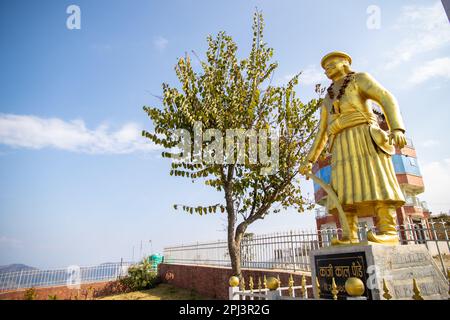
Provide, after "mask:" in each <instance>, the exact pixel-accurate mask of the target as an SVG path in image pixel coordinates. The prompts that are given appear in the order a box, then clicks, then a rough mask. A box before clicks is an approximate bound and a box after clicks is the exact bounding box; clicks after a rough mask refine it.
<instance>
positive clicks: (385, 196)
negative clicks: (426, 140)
mask: <svg viewBox="0 0 450 320" xmlns="http://www.w3.org/2000/svg"><path fill="white" fill-rule="evenodd" d="M336 87H339V86H338V83H337V84H336ZM369 99H370V100H373V101H375V102H377V103H378V104H379V105H380V106H381V107H382V110H383V113H384V115H385V117H386V122H387V124H388V126H389V128H390V130H391V131H392V130H402V131H403V132H404V131H405V129H404V125H403V120H402V118H401V115H400V110H399V108H398V105H397V102H396V100H395V98H394V97H393V96H392V95H391V94H390V93H389V92H388V91H387V90H385V89H384V88H383V87H382V86H381V85H380V84H379V83H378V82H376V81H375V80H374V79H373V78H372V77H371V76H370V75H368V74H367V73H356V74H355V75H354V76H353V78H352V80H351V81H350V82H349V84H348V86H347V88H346V90H345V93H344V94H343V95H342V97H341V98H340V100H339V104H338V110H336V108H335V107H334V106H333V102H334V100H332V99H331V98H330V97H329V96H328V95H327V96H326V97H325V99H324V101H323V103H322V106H321V115H320V123H319V131H318V134H317V136H316V139H315V141H314V143H313V145H312V148H311V150H310V153H309V155H308V160H309V161H311V162H315V161H317V158H318V157H319V155H320V154H321V152H322V150H323V149H324V148H325V146H326V145H327V143H328V151H329V152H330V153H331V156H332V158H331V181H330V184H331V187H332V188H333V190H334V191H335V192H336V194H337V196H338V199H339V202H340V203H341V205H342V207H343V208H344V210H345V211H347V212H349V211H357V212H358V213H360V212H361V214H358V215H368V214H366V213H364V212H367V210H366V209H367V208H368V207H369V208H370V207H373V206H376V205H377V204H391V205H394V206H396V207H400V206H402V205H403V204H404V203H405V199H404V196H403V193H402V191H401V189H400V186H399V184H398V181H397V178H396V175H395V171H394V166H393V164H392V160H391V156H390V154H388V153H386V152H385V151H383V148H381V147H382V145H381V144H380V143H379V141H377V139H375V140H374V135H373V134H371V130H375V131H377V130H378V131H380V130H381V129H380V128H379V126H378V122H377V119H376V116H375V114H374V113H373V111H372V108H371V106H370V105H369V103H368V100H369ZM370 128H372V129H370ZM383 133H384V132H383ZM375 141H377V142H378V144H377V142H375ZM327 208H328V210H329V212H330V213H335V205H334V203H333V201H331V199H330V197H328V201H327ZM369 211H370V212H371V213H372V214H373V210H369Z"/></svg>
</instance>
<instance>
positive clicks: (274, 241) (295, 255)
mask: <svg viewBox="0 0 450 320" xmlns="http://www.w3.org/2000/svg"><path fill="white" fill-rule="evenodd" d="M367 231H368V229H367V228H366V227H360V228H359V238H360V240H361V241H364V240H367ZM375 231H376V230H375ZM448 231H449V230H448V226H447V224H446V223H445V222H438V223H430V224H429V225H427V226H426V227H424V226H421V225H412V224H411V225H409V224H408V225H401V226H399V227H398V233H399V237H400V240H401V243H402V244H413V243H415V244H425V245H426V247H427V248H428V250H429V251H430V253H431V255H432V256H436V257H439V259H438V260H439V263H440V265H441V267H442V269H443V271H445V270H446V266H445V255H448V254H449V253H450V243H449V236H448V234H449V232H448ZM341 234H342V230H341V229H324V230H319V231H317V232H313V231H289V232H278V233H273V234H263V235H253V234H248V235H246V236H245V237H244V239H243V240H242V243H241V266H242V267H243V268H256V269H283V270H290V271H311V263H310V259H309V253H310V252H311V250H315V249H319V248H322V247H327V246H330V245H331V239H332V238H333V237H335V236H337V237H339V238H340V237H341ZM164 262H165V263H169V264H194V265H211V266H224V267H230V266H231V262H230V256H229V253H228V245H227V241H222V240H220V241H215V242H207V243H195V244H189V245H179V246H171V247H166V248H164Z"/></svg>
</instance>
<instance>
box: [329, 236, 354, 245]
mask: <svg viewBox="0 0 450 320" xmlns="http://www.w3.org/2000/svg"><path fill="white" fill-rule="evenodd" d="M355 243H359V240H358V239H350V238H348V237H343V238H342V239H338V238H337V237H333V238H332V239H331V245H332V246H339V245H345V244H355Z"/></svg>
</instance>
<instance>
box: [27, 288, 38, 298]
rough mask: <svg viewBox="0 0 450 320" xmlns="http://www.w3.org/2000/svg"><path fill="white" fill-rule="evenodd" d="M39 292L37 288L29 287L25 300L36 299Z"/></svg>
mask: <svg viewBox="0 0 450 320" xmlns="http://www.w3.org/2000/svg"><path fill="white" fill-rule="evenodd" d="M36 297H37V293H36V289H35V288H29V289H27V290H25V293H24V299H25V300H36Z"/></svg>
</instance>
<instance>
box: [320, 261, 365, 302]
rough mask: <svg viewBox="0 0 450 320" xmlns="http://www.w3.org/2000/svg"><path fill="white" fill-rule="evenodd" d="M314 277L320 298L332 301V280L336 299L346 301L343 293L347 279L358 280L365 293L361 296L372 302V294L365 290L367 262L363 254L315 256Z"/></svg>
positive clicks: (345, 293)
mask: <svg viewBox="0 0 450 320" xmlns="http://www.w3.org/2000/svg"><path fill="white" fill-rule="evenodd" d="M314 265H315V270H316V277H317V279H318V280H319V285H320V297H321V298H323V299H333V294H332V293H331V291H332V288H331V284H332V281H333V278H334V281H335V283H336V286H337V289H338V291H339V293H338V299H346V297H348V296H349V295H348V294H347V292H346V291H345V281H347V279H348V278H352V277H355V278H359V279H361V280H362V282H363V283H364V286H365V288H366V291H365V292H364V294H363V296H365V297H367V298H368V299H369V300H372V294H371V292H370V290H368V289H367V278H368V274H367V262H366V255H365V253H364V252H349V253H337V254H326V255H316V256H315V257H314Z"/></svg>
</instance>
